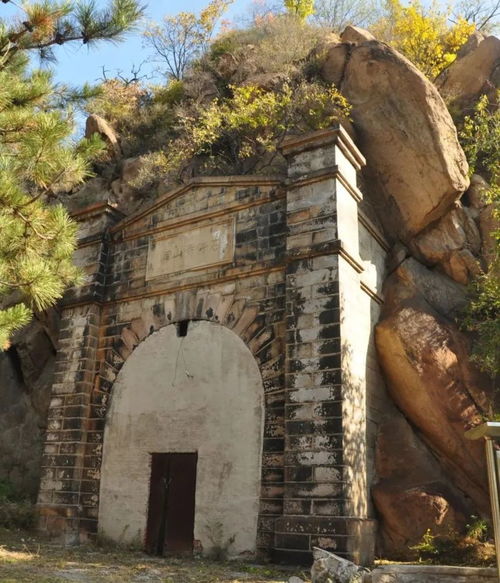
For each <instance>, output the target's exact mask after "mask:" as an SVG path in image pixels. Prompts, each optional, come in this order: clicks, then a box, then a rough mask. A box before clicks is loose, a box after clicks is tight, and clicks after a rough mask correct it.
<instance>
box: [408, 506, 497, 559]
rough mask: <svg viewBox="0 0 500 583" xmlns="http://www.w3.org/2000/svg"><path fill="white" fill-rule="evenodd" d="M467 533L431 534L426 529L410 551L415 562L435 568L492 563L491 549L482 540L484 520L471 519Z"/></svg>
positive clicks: (492, 550)
mask: <svg viewBox="0 0 500 583" xmlns="http://www.w3.org/2000/svg"><path fill="white" fill-rule="evenodd" d="M471 519H472V522H471V524H470V525H467V532H466V533H465V534H460V533H458V532H456V531H454V530H451V531H450V532H448V533H447V534H433V533H432V531H431V530H430V529H427V530H426V532H425V533H424V534H423V536H422V539H421V540H420V542H418V543H417V544H416V545H414V546H412V547H410V550H412V551H414V552H415V553H416V556H417V557H418V560H419V561H421V562H425V563H432V564H436V565H467V566H473V565H477V566H489V565H492V564H493V563H494V561H495V547H494V545H493V544H492V543H491V542H489V541H488V540H486V539H487V538H488V536H487V535H488V527H487V524H486V522H485V521H484V520H481V519H478V518H477V517H471Z"/></svg>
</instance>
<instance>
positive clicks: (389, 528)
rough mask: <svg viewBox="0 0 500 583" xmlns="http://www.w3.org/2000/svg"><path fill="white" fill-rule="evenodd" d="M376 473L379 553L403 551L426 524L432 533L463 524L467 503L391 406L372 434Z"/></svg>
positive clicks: (417, 539) (400, 554) (468, 510)
mask: <svg viewBox="0 0 500 583" xmlns="http://www.w3.org/2000/svg"><path fill="white" fill-rule="evenodd" d="M376 473H377V478H378V481H377V483H376V484H375V485H374V487H373V488H372V494H373V498H374V501H375V504H376V506H377V509H378V511H379V513H380V514H381V516H382V517H383V520H382V521H381V529H380V538H381V549H382V550H383V552H384V554H385V555H387V554H389V555H390V556H391V557H393V558H397V557H401V558H405V557H408V554H409V552H410V547H411V546H413V545H415V544H417V543H418V542H420V541H421V539H422V536H423V535H424V534H425V532H426V530H427V529H428V528H429V525H432V531H433V533H434V534H447V533H448V532H449V531H450V529H453V530H456V531H461V530H462V529H463V527H464V526H465V523H466V517H467V516H469V515H470V514H471V507H470V504H469V503H468V502H467V499H466V498H465V497H464V496H463V494H462V493H461V492H460V491H458V490H457V489H456V488H455V487H454V486H453V485H452V484H451V483H450V481H449V480H448V478H447V477H446V476H445V474H444V472H443V470H442V469H441V467H440V466H439V464H438V462H437V461H436V459H435V457H434V456H433V455H432V453H431V452H430V451H429V449H428V448H427V447H426V446H425V445H424V444H423V443H422V441H421V440H420V439H419V438H418V437H417V435H416V434H415V432H414V431H413V429H412V428H411V426H410V424H409V423H408V421H406V419H405V418H404V417H403V416H402V415H401V414H400V413H399V412H398V411H396V410H394V411H389V412H388V414H387V418H386V421H385V422H384V423H383V425H382V426H381V428H380V431H379V434H378V438H377V448H376Z"/></svg>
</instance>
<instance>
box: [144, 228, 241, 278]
mask: <svg viewBox="0 0 500 583" xmlns="http://www.w3.org/2000/svg"><path fill="white" fill-rule="evenodd" d="M160 237H161V235H160ZM233 255H234V220H233V219H226V220H224V221H218V222H215V223H210V224H205V225H203V226H199V227H198V226H197V227H194V228H192V227H190V226H186V227H185V230H183V231H182V232H181V233H174V234H172V235H167V236H166V237H163V238H154V239H152V240H151V241H150V242H149V249H148V265H147V270H146V280H150V279H153V278H155V277H159V276H161V275H168V274H171V273H178V272H182V271H190V270H193V269H201V268H204V267H209V266H212V265H218V264H221V263H228V262H230V261H232V260H233Z"/></svg>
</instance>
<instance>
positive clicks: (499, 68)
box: [436, 33, 500, 106]
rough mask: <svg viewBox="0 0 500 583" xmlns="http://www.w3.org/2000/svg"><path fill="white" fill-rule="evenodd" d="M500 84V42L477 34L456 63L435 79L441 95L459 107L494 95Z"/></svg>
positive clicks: (491, 37) (497, 39)
mask: <svg viewBox="0 0 500 583" xmlns="http://www.w3.org/2000/svg"><path fill="white" fill-rule="evenodd" d="M499 81H500V39H499V38H496V37H495V36H484V35H482V34H481V33H474V35H473V36H472V37H471V39H470V40H469V42H468V43H467V44H466V45H465V46H464V47H463V49H462V50H461V52H460V53H459V54H458V57H457V59H456V60H455V61H454V62H453V63H452V64H451V65H450V66H449V67H448V68H447V69H445V70H444V71H443V72H442V73H441V75H439V77H438V78H437V79H436V86H437V87H438V89H439V92H440V93H441V95H442V96H443V97H444V98H445V99H446V100H448V101H450V102H455V103H457V104H458V105H462V106H463V105H464V104H470V103H473V102H474V101H476V100H477V98H478V97H479V96H480V95H481V94H483V93H486V94H489V95H491V96H492V95H493V94H494V91H495V88H496V87H498V83H499Z"/></svg>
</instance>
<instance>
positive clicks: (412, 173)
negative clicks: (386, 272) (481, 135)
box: [322, 35, 469, 242]
mask: <svg viewBox="0 0 500 583" xmlns="http://www.w3.org/2000/svg"><path fill="white" fill-rule="evenodd" d="M351 37H352V35H351ZM322 75H323V77H324V79H325V80H327V81H330V82H333V83H335V84H337V85H338V86H339V87H340V89H341V90H342V92H343V93H344V95H345V96H346V97H347V99H348V100H349V102H350V103H351V104H352V119H353V121H354V125H355V129H356V131H357V135H358V141H357V143H358V146H359V147H360V149H361V151H362V152H363V154H364V156H365V157H366V159H367V166H366V173H367V182H368V183H369V184H370V194H371V195H373V196H375V197H376V199H377V200H378V204H379V207H380V208H381V209H383V213H381V219H382V221H383V223H384V225H385V228H386V233H387V234H388V235H389V236H390V237H391V238H392V239H397V238H400V239H402V240H403V241H405V242H407V241H409V240H410V239H411V238H412V237H413V236H414V235H416V234H417V233H419V232H420V231H422V230H423V229H424V228H425V227H426V226H427V225H429V224H431V223H432V222H433V221H435V220H437V219H439V218H440V217H441V216H442V215H443V214H445V213H446V212H447V211H448V210H449V209H450V208H451V207H452V205H453V203H454V202H455V200H457V199H458V198H459V197H460V196H461V194H462V193H463V192H464V191H465V190H466V189H467V187H468V185H469V178H468V176H467V171H468V165H467V161H466V159H465V155H464V153H463V151H462V149H461V147H460V145H459V143H458V139H457V132H456V129H455V126H454V124H453V121H452V119H451V116H450V114H449V113H448V110H447V108H446V105H445V104H444V102H443V100H442V98H441V96H440V95H439V93H438V91H437V89H436V88H435V87H434V86H433V85H432V83H431V82H430V81H428V80H427V79H426V78H425V76H424V75H423V74H422V73H421V72H420V71H419V70H418V69H417V68H416V67H415V66H413V65H412V64H411V63H410V62H409V61H408V60H407V59H405V58H404V57H403V56H402V55H400V54H399V53H398V52H397V51H395V50H394V49H392V48H391V47H389V46H388V45H386V44H384V43H381V42H379V41H376V40H369V41H362V42H359V43H358V44H353V43H337V44H335V43H333V44H332V45H331V46H330V47H329V50H328V51H327V53H326V55H325V59H324V64H323V68H322Z"/></svg>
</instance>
